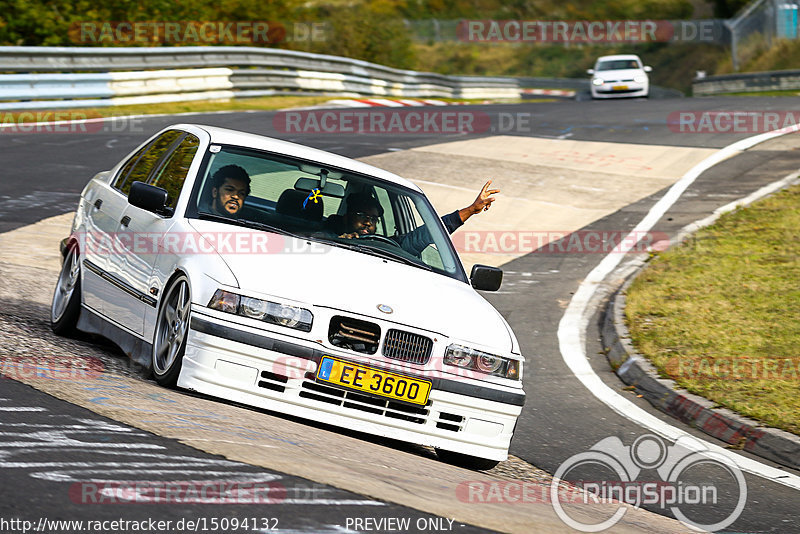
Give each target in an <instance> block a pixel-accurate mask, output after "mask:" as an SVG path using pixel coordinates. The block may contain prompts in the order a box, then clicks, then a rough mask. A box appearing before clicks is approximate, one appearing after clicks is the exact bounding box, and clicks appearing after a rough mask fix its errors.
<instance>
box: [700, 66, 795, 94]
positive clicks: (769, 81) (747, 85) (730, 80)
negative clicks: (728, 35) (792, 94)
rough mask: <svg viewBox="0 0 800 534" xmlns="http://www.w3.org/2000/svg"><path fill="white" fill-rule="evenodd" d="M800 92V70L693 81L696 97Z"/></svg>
mask: <svg viewBox="0 0 800 534" xmlns="http://www.w3.org/2000/svg"><path fill="white" fill-rule="evenodd" d="M791 90H800V70H779V71H771V72H750V73H743V74H722V75H718V76H707V77H705V78H695V79H694V80H692V93H693V94H694V95H695V96H705V95H720V94H725V93H758V92H763V91H791Z"/></svg>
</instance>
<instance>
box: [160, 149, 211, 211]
mask: <svg viewBox="0 0 800 534" xmlns="http://www.w3.org/2000/svg"><path fill="white" fill-rule="evenodd" d="M199 146H200V139H198V138H197V137H195V136H194V135H192V134H188V135H187V136H186V137H185V138H184V139H183V141H181V144H180V145H179V146H178V148H176V149H175V150H174V151H173V152H172V154H170V156H169V159H168V160H167V162H166V163H165V164H164V165H162V166H161V169H160V170H159V171H158V173H157V174H156V176H155V177H153V178H152V179H151V181H150V184H151V185H155V186H157V187H161V188H162V189H166V191H167V207H169V208H175V205H176V204H177V203H178V197H179V196H180V194H181V189H183V183H184V182H185V181H186V176H187V175H188V174H189V167H190V166H191V165H192V160H193V159H194V156H195V154H197V147H199Z"/></svg>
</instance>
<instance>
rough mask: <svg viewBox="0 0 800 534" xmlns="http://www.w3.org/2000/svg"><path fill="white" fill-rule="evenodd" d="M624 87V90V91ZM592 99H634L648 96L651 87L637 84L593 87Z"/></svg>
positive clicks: (627, 83)
mask: <svg viewBox="0 0 800 534" xmlns="http://www.w3.org/2000/svg"><path fill="white" fill-rule="evenodd" d="M622 87H624V89H622ZM591 92H592V98H626V97H627V98H633V97H641V96H647V95H648V92H649V85H648V84H646V83H644V84H642V83H636V82H625V83H621V82H620V83H617V82H614V83H605V84H603V85H591Z"/></svg>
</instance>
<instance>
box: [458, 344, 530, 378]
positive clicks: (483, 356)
mask: <svg viewBox="0 0 800 534" xmlns="http://www.w3.org/2000/svg"><path fill="white" fill-rule="evenodd" d="M444 363H446V364H448V365H455V366H456V367H463V368H465V369H472V370H473V371H478V372H480V373H486V374H488V375H495V376H502V377H503V378H510V379H511V380H519V378H520V365H519V363H520V362H519V361H517V360H512V359H509V358H504V357H502V356H496V355H494V354H489V353H488V352H483V351H480V350H476V349H471V348H469V347H464V346H463V345H450V346H449V347H447V349H445V351H444Z"/></svg>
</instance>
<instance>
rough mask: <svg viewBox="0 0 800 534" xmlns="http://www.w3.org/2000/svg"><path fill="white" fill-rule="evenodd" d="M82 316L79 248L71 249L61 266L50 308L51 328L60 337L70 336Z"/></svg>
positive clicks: (72, 247)
mask: <svg viewBox="0 0 800 534" xmlns="http://www.w3.org/2000/svg"><path fill="white" fill-rule="evenodd" d="M80 314H81V264H80V254H79V252H78V247H77V246H76V245H72V246H70V247H69V250H68V252H67V257H66V258H64V264H63V265H62V266H61V274H59V276H58V282H57V283H56V288H55V290H54V291H53V303H52V304H51V306H50V328H52V329H53V332H54V333H55V334H56V335H58V336H70V335H74V334H75V332H76V326H77V324H78V317H79V316H80Z"/></svg>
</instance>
